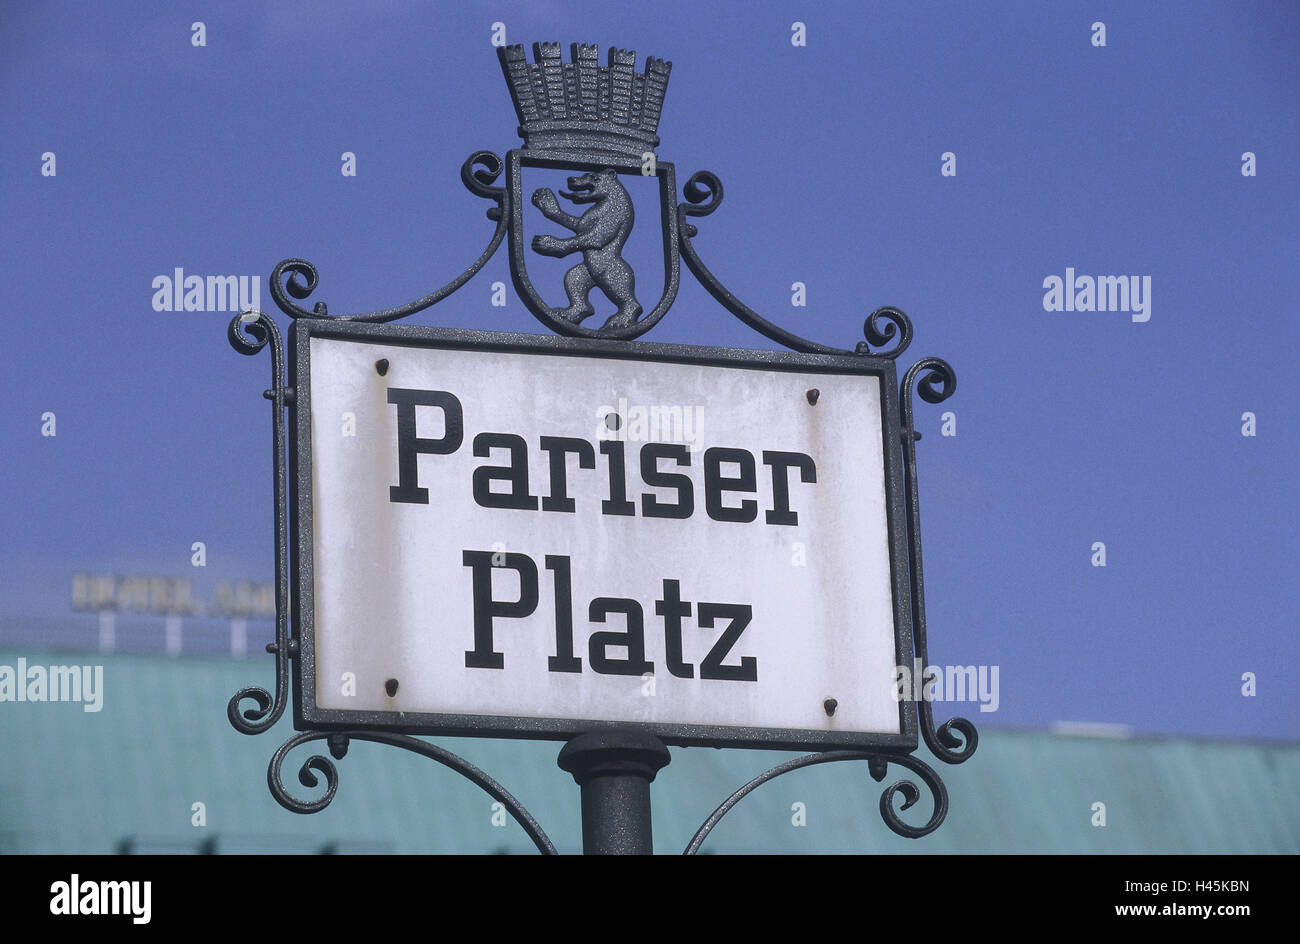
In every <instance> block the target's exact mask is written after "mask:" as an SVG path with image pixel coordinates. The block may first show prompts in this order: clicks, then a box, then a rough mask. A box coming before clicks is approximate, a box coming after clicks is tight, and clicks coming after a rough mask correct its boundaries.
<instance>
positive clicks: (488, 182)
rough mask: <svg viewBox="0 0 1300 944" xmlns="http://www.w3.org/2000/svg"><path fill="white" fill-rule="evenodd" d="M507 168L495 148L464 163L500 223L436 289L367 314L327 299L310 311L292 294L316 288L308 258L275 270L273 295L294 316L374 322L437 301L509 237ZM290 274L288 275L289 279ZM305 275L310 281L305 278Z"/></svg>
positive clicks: (466, 175) (468, 183)
mask: <svg viewBox="0 0 1300 944" xmlns="http://www.w3.org/2000/svg"><path fill="white" fill-rule="evenodd" d="M503 169H504V165H503V164H502V162H501V158H499V157H497V155H496V154H494V153H493V152H491V151H476V152H474V153H473V154H471V155H470V156H469V158H468V159H467V160H466V161H465V163H464V164H462V165H461V168H460V179H461V182H462V183H464V184H465V187H466V188H467V189H468V190H469V191H470V192H471V193H473V194H475V195H477V196H480V197H485V198H487V199H489V200H493V201H495V203H496V206H495V207H492V208H491V209H489V210H488V211H487V216H488V219H490V220H496V224H497V225H496V230H495V231H494V232H493V233H492V239H491V241H490V242H489V243H488V245H487V248H486V249H484V250H483V252H482V254H481V255H479V257H478V259H476V260H475V261H474V264H473V265H471V266H470V267H469V268H468V269H466V270H465V271H464V272H462V273H461V274H460V275H458V276H456V278H454V279H452V280H451V281H450V282H448V283H447V284H446V285H444V286H443V287H442V288H440V289H438V290H437V291H436V292H430V293H429V294H428V295H425V296H424V297H423V298H418V299H416V300H415V301H413V302H411V303H410V304H407V305H400V306H398V307H397V308H385V309H384V310H383V311H372V312H370V313H368V314H364V315H331V314H330V313H329V309H328V307H327V306H326V304H325V303H324V302H317V303H316V305H315V307H314V308H313V309H312V310H311V311H307V309H305V308H300V307H299V306H298V305H296V304H294V302H293V301H291V300H290V298H289V296H290V295H292V296H293V297H294V298H296V299H299V300H301V299H304V298H306V297H307V296H309V295H310V294H311V293H312V292H314V291H315V290H316V284H317V282H318V281H319V274H318V273H317V271H316V267H315V266H314V265H312V264H311V263H310V262H308V261H306V260H305V259H285V260H284V261H283V262H281V263H280V264H279V265H277V266H276V267H275V269H274V270H273V271H272V272H271V282H270V288H271V297H272V298H274V299H275V303H276V305H278V306H279V307H280V310H281V311H282V312H284V313H285V314H286V315H288V316H289V317H290V318H333V319H335V320H338V321H365V322H370V323H373V324H382V323H384V322H388V321H397V320H398V319H400V318H405V317H407V316H408V315H413V314H415V313H416V312H419V311H423V310H424V309H426V308H429V307H431V306H433V305H436V304H437V303H438V302H440V301H442V300H443V299H444V298H446V297H447V296H448V295H450V294H451V293H452V292H454V291H456V289H458V288H460V287H461V286H462V285H464V284H465V283H466V282H468V281H469V280H470V279H472V278H473V277H474V276H475V275H476V274H477V273H478V271H479V269H481V268H483V266H484V265H486V264H487V261H488V260H489V259H491V258H492V255H493V253H495V252H496V251H497V247H498V246H500V245H501V241H502V240H503V239H504V238H505V235H506V227H507V223H508V220H509V214H508V213H506V190H505V188H504V187H494V186H492V184H493V182H494V181H496V179H497V178H498V177H500V176H501V172H502V170H503ZM286 276H288V279H287V280H286V278H285V277H286ZM304 279H306V281H303V280H304Z"/></svg>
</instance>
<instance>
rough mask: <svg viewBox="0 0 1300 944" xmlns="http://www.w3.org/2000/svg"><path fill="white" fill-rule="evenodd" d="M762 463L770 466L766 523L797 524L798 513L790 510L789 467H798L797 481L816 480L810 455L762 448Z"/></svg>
mask: <svg viewBox="0 0 1300 944" xmlns="http://www.w3.org/2000/svg"><path fill="white" fill-rule="evenodd" d="M763 464H764V465H770V466H771V467H772V510H771V511H769V512H767V515H766V519H767V523H768V524H791V525H794V524H798V523H799V515H798V513H797V512H794V511H791V510H790V482H789V478H790V468H791V467H792V466H797V467H798V469H799V481H801V482H816V481H817V466H816V465H815V464H814V463H813V461H812V457H811V456H805V455H804V454H803V453H802V452H768V451H767V450H766V449H764V450H763Z"/></svg>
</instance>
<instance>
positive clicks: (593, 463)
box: [296, 327, 910, 745]
mask: <svg viewBox="0 0 1300 944" xmlns="http://www.w3.org/2000/svg"><path fill="white" fill-rule="evenodd" d="M383 330H384V331H386V332H387V334H384V333H382V332H381V331H380V329H373V328H371V329H368V331H367V332H366V333H365V334H364V335H363V336H364V337H365V340H358V339H357V334H358V333H360V329H356V328H352V329H350V332H344V331H343V329H341V328H338V327H335V328H333V329H332V331H330V332H326V331H325V330H324V329H318V328H315V327H313V328H312V335H311V336H310V337H309V338H303V337H300V338H299V339H298V356H299V362H298V365H299V366H298V371H299V375H300V376H299V397H300V400H301V401H302V402H300V404H299V411H298V415H297V416H298V418H297V422H298V426H299V428H298V429H297V431H296V436H297V442H298V444H299V446H300V447H302V446H303V444H304V442H306V441H307V440H306V439H305V433H309V450H310V465H309V468H310V475H309V478H308V477H307V475H306V473H305V469H304V468H303V467H304V466H305V465H306V463H304V462H303V460H302V458H301V453H300V459H299V485H300V490H301V491H302V493H303V494H300V495H299V502H300V504H299V515H300V519H301V520H300V522H299V528H300V532H301V530H302V528H303V521H309V522H310V524H309V531H310V534H309V537H310V553H311V555H312V558H311V565H312V566H311V568H310V573H309V574H308V575H307V576H306V577H305V578H304V580H305V584H304V585H303V586H302V587H301V590H300V592H301V593H302V599H301V601H300V603H301V608H302V611H303V615H302V616H301V617H300V618H301V619H302V620H303V621H306V620H308V619H309V627H310V632H309V636H310V638H309V639H307V640H306V641H305V645H307V646H308V647H309V648H308V655H309V656H310V658H309V659H308V660H307V661H308V663H309V665H310V667H311V668H312V669H314V687H313V688H312V689H311V690H310V691H309V692H308V696H309V701H311V702H312V704H311V711H312V712H315V713H316V714H315V715H314V717H315V718H316V719H317V720H335V721H343V720H350V721H354V722H355V721H356V720H358V719H359V718H361V717H362V716H361V715H357V714H348V713H366V714H365V719H366V720H368V721H372V722H376V723H379V724H381V725H382V724H383V723H385V722H386V723H389V724H392V725H394V726H415V727H422V728H423V729H424V730H428V731H435V730H451V731H460V732H461V733H470V729H471V728H476V727H477V725H471V724H469V723H467V722H466V721H465V719H466V718H471V717H472V718H486V719H495V720H489V721H486V722H483V723H482V724H483V726H485V727H486V728H487V729H488V733H520V732H523V733H524V736H542V737H545V736H557V737H558V736H563V735H565V734H568V733H574V732H576V731H580V730H586V729H589V728H590V727H592V726H593V724H591V723H595V724H596V725H599V724H603V723H633V724H645V725H650V726H652V727H653V729H654V730H655V731H656V732H657V733H659V734H661V736H665V737H667V738H668V739H669V740H676V741H678V742H683V743H698V742H706V741H710V740H713V739H716V738H718V737H721V738H723V739H731V740H736V741H740V742H744V743H759V742H766V741H772V742H779V743H784V744H789V745H794V744H798V743H806V742H808V741H810V740H816V741H818V742H819V743H821V742H825V743H845V744H849V743H868V742H870V743H877V744H882V743H897V741H896V739H897V738H899V737H902V736H903V735H905V734H906V733H908V732H907V726H906V724H905V721H906V718H907V716H906V714H905V713H904V711H903V710H902V706H901V705H900V703H899V701H898V700H896V698H895V696H894V687H893V680H894V667H895V666H896V665H897V664H899V662H900V661H905V660H900V657H899V654H900V651H903V650H901V649H900V639H899V638H898V637H896V632H895V623H896V619H897V617H898V614H899V613H900V612H906V610H905V603H904V606H903V607H900V604H899V600H898V599H896V597H898V596H899V595H900V594H903V595H905V593H906V581H905V580H903V579H901V578H900V577H899V574H900V573H901V572H902V571H901V568H900V566H899V563H898V561H897V556H898V548H900V547H901V546H902V545H901V542H899V543H898V544H894V543H893V542H894V541H896V540H897V538H896V537H895V532H899V531H900V530H901V523H899V522H895V524H896V527H895V529H894V530H893V531H891V528H890V510H889V509H890V507H891V505H890V502H889V501H888V500H887V482H888V481H889V477H890V474H891V472H890V470H892V469H893V468H894V463H893V460H892V458H891V459H890V462H889V463H887V462H886V454H885V445H884V444H885V443H886V442H887V441H890V442H891V443H895V444H896V443H897V432H896V428H888V429H887V428H885V426H884V425H883V424H884V423H886V422H888V421H887V420H885V419H884V418H885V417H887V416H889V415H891V414H890V413H889V412H888V411H887V410H886V409H885V406H886V405H887V404H882V395H885V394H884V391H885V390H886V389H887V388H886V387H885V384H886V382H887V383H888V384H889V385H890V387H891V388H892V384H893V373H892V365H891V367H890V369H889V370H888V371H884V370H880V369H877V370H876V371H874V372H872V371H865V370H862V369H861V368H858V369H856V370H854V371H850V370H849V369H848V368H841V369H839V370H830V369H822V370H816V369H813V368H812V367H809V366H807V364H806V361H805V362H803V363H801V362H800V358H801V357H805V358H806V357H807V356H803V355H759V354H758V353H757V352H723V351H717V350H714V349H692V348H668V347H665V346H663V345H655V346H651V345H634V344H625V345H619V346H617V347H618V348H619V351H618V353H617V354H616V355H613V356H610V355H609V354H608V353H606V354H605V355H604V356H596V355H594V354H587V353H585V352H586V351H590V350H592V349H593V346H592V345H591V344H590V342H585V346H584V343H581V342H569V341H562V340H561V339H545V340H546V341H550V342H552V343H549V344H547V343H539V342H541V341H542V340H543V339H524V338H519V337H515V338H514V340H515V341H516V342H517V343H516V344H515V345H514V349H510V348H509V346H507V345H506V344H504V343H497V344H495V345H493V344H486V345H485V344H483V343H477V344H475V345H473V346H471V345H469V344H467V343H466V342H465V341H464V340H463V339H462V340H459V342H457V341H456V340H455V339H456V337H457V335H461V336H463V335H464V334H465V333H458V332H445V331H444V332H431V331H429V329H417V330H423V331H424V332H425V334H424V337H426V338H429V337H432V338H435V339H440V340H433V341H421V342H419V343H414V342H410V341H407V342H406V343H399V341H398V340H390V338H392V337H393V336H395V335H397V330H400V329H397V330H395V329H383ZM406 330H408V331H409V330H412V329H406ZM478 337H480V338H481V337H483V336H478ZM487 337H490V338H495V339H498V341H500V339H503V338H509V337H511V336H504V335H491V336H487ZM449 339H451V340H449ZM639 349H644V350H646V351H651V350H653V351H654V352H655V357H654V359H640V358H638V357H637V351H638V350H639ZM693 351H703V352H706V353H708V354H712V355H714V356H713V357H710V358H698V357H696V358H692V357H690V356H688V354H687V353H686V352H693ZM665 352H667V353H665ZM674 353H676V354H678V355H680V356H674ZM739 354H745V355H750V357H749V358H746V357H743V356H736V355H739ZM718 355H731V356H730V358H721V357H719V356H718ZM821 360H822V361H825V362H833V361H843V362H850V361H852V360H853V359H852V358H849V357H843V358H821ZM864 360H871V359H864ZM874 363H875V364H876V365H879V364H880V363H881V362H880V361H878V360H877V361H874ZM303 374H308V375H309V390H308V391H304V390H303V384H302V375H303ZM304 393H306V396H304ZM890 402H892V400H891V401H890ZM304 424H307V425H308V426H309V430H303V429H302V428H301V427H302V426H303V425H304ZM887 434H889V435H892V436H893V437H894V438H893V439H892V440H890V439H889V438H888V436H887ZM891 448H892V446H891ZM308 486H309V487H308ZM895 487H896V486H895V485H891V486H890V488H895ZM304 543H305V542H304ZM304 553H306V552H305V551H304ZM302 563H306V561H303V562H302ZM303 570H306V568H303ZM903 642H905V643H906V644H907V646H909V647H910V637H903ZM907 651H910V649H909V650H907ZM433 716H438V718H443V719H446V718H454V719H457V721H456V722H455V723H452V724H450V725H445V726H444V725H440V724H439V723H438V718H435V717H433ZM503 719H509V721H508V722H507V721H505V720H503ZM754 729H772V730H774V731H779V732H781V734H780V735H773V736H770V737H769V736H768V735H766V734H763V735H761V736H760V735H758V734H755V731H754ZM810 732H815V733H810ZM837 732H838V733H840V734H839V735H837V734H836V733H837ZM824 735H826V736H829V737H824Z"/></svg>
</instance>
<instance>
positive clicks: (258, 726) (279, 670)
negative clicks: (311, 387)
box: [226, 311, 292, 734]
mask: <svg viewBox="0 0 1300 944" xmlns="http://www.w3.org/2000/svg"><path fill="white" fill-rule="evenodd" d="M245 331H247V334H245V333H244V332H245ZM250 335H251V337H250ZM226 336H227V338H229V340H230V346H231V347H233V348H234V349H235V350H236V351H238V352H239V353H240V354H246V355H249V356H252V355H254V354H256V353H257V352H258V351H260V350H262V348H264V347H266V345H267V344H268V343H269V344H270V345H271V389H270V390H267V391H265V392H264V393H263V396H265V397H266V398H267V399H268V400H270V401H271V408H272V410H273V411H274V412H273V413H272V416H271V439H272V444H273V445H272V448H273V450H274V458H273V462H274V475H275V481H274V502H275V642H273V643H271V644H270V645H268V646H267V647H266V648H267V651H268V652H270V653H271V654H272V655H274V656H275V696H274V697H272V695H271V693H270V692H268V691H267V690H266V689H264V688H259V687H256V686H250V687H248V688H242V689H240V690H239V691H238V692H236V693H235V696H234V697H233V698H231V699H230V703H229V704H228V705H227V706H226V714H227V716H228V717H229V718H230V723H231V724H232V725H233V726H234V727H235V730H237V731H242V732H243V733H244V734H261V733H262V732H263V731H265V730H267V729H268V728H271V727H272V726H274V725H275V723H276V722H277V721H279V720H280V716H281V715H282V714H284V707H285V705H286V704H287V703H288V700H289V656H290V654H291V649H290V646H291V641H290V639H289V550H288V542H289V511H288V504H287V502H288V498H287V494H288V479H287V472H286V470H285V428H284V409H285V404H286V402H287V401H288V400H289V399H291V397H292V393H291V391H289V390H288V389H287V388H286V387H285V385H284V341H283V340H282V339H281V337H280V329H279V328H278V327H276V324H275V322H274V321H272V320H271V319H270V318H269V317H267V316H266V315H265V314H263V313H262V312H260V311H245V312H240V313H239V314H238V315H236V316H235V317H234V318H232V319H231V321H230V326H229V327H228V328H227V329H226ZM249 698H251V699H252V700H253V701H254V702H256V703H257V707H256V708H246V709H242V710H241V708H240V703H241V702H243V701H244V700H245V699H249Z"/></svg>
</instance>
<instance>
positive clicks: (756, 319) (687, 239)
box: [677, 170, 912, 360]
mask: <svg viewBox="0 0 1300 944" xmlns="http://www.w3.org/2000/svg"><path fill="white" fill-rule="evenodd" d="M682 193H683V194H684V195H685V197H686V202H684V203H681V204H678V206H677V219H678V222H677V230H678V239H679V240H680V241H681V256H682V258H683V259H684V260H686V267H687V268H688V269H690V270H691V272H692V273H694V275H695V277H696V278H697V279H699V280H700V284H701V285H703V286H704V288H705V289H706V290H708V293H709V294H710V295H712V296H713V297H714V298H715V299H717V301H718V304H720V305H722V307H723V308H725V309H727V311H729V312H731V313H732V314H733V315H735V316H736V317H737V318H739V319H740V320H741V321H743V322H744V323H745V324H747V325H749V326H750V327H751V328H753V329H754V330H755V331H757V332H758V333H759V334H761V335H763V336H764V337H766V338H769V339H770V340H772V341H775V342H776V343H777V344H781V345H784V346H785V347H788V348H789V349H790V350H792V351H798V352H800V353H801V354H870V355H872V356H874V357H887V358H890V359H891V360H892V359H893V358H896V357H898V355H899V354H902V353H903V351H905V350H906V349H907V346H908V345H909V344H911V343H912V322H911V321H910V320H909V319H908V317H907V315H905V314H903V313H902V312H901V311H899V310H898V309H897V308H889V307H885V308H877V309H876V310H875V311H873V312H872V313H871V314H870V315H868V316H867V320H866V322H865V323H864V324H863V326H862V333H863V335H864V336H865V337H866V340H865V341H859V342H858V345H857V347H856V348H854V349H853V350H851V351H850V350H846V349H844V348H838V347H830V346H828V345H825V344H818V343H817V342H816V341H809V340H808V339H807V338H801V337H799V336H798V335H797V334H794V333H792V332H790V331H787V330H785V329H784V328H782V327H779V326H777V325H775V324H773V323H772V322H770V321H768V320H767V319H766V318H764V317H763V316H762V315H760V314H759V313H758V312H756V311H754V309H752V308H750V307H749V306H748V305H746V304H745V303H744V302H742V301H741V300H740V299H738V298H737V297H736V296H735V295H733V294H732V293H731V292H730V291H729V290H728V289H727V288H726V287H725V286H724V285H723V284H722V282H720V281H719V280H718V277H717V276H715V275H714V274H713V273H712V272H711V271H709V268H708V266H706V265H705V264H704V263H703V262H702V261H700V256H699V253H697V252H696V251H695V246H694V244H693V243H692V242H691V239H692V237H694V236H695V235H696V233H697V232H698V231H699V230H698V228H697V227H696V226H695V225H694V224H693V223H688V222H687V220H686V218H687V217H688V216H708V215H709V214H710V213H712V212H713V211H714V210H716V209H717V208H718V207H719V205H721V203H722V181H721V180H719V179H718V175H717V174H714V173H712V172H711V171H707V170H701V171H696V172H695V173H694V174H692V175H691V177H690V179H689V180H687V181H686V185H685V186H684V187H683V188H682ZM896 334H897V335H898V344H897V345H896V346H895V347H893V348H892V349H889V350H882V351H873V350H871V345H873V344H874V345H884V344H888V343H889V341H891V340H892V339H893V338H894V336H895V335H896Z"/></svg>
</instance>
